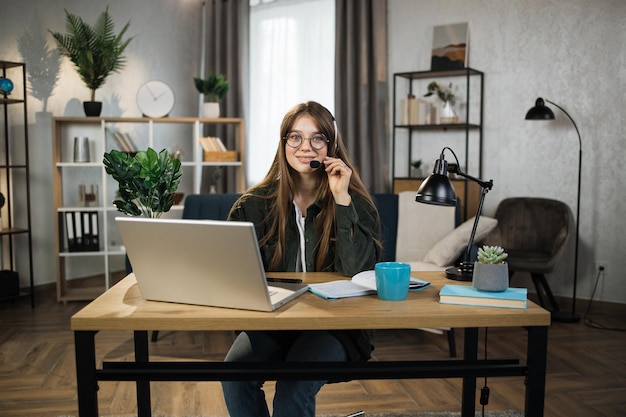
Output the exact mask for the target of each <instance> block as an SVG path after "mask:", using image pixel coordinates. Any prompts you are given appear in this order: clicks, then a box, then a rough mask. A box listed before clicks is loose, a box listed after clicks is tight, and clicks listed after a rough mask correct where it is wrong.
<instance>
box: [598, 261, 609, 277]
mask: <svg viewBox="0 0 626 417" xmlns="http://www.w3.org/2000/svg"><path fill="white" fill-rule="evenodd" d="M596 272H602V273H603V274H604V276H606V275H608V273H609V268H608V264H607V262H605V261H596Z"/></svg>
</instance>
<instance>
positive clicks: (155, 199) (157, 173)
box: [103, 148, 183, 218]
mask: <svg viewBox="0 0 626 417" xmlns="http://www.w3.org/2000/svg"><path fill="white" fill-rule="evenodd" d="M103 162H104V166H105V168H106V172H107V174H110V175H111V176H112V177H113V179H114V180H116V181H117V182H118V185H119V196H120V199H118V200H115V201H113V204H114V205H115V207H117V209H118V211H121V212H122V213H125V214H128V215H131V216H140V215H143V216H144V217H155V218H156V217H161V215H162V214H163V213H165V212H166V211H169V210H170V208H172V205H173V204H174V194H175V193H176V190H177V189H178V185H179V184H180V178H181V176H182V174H183V173H182V171H181V169H180V165H181V162H180V159H177V158H175V157H173V156H171V155H170V153H169V152H168V151H167V149H163V150H162V151H161V152H160V153H158V154H157V152H156V151H155V150H154V149H152V148H148V150H146V151H140V152H137V154H136V155H135V156H132V155H131V154H128V153H126V152H120V151H117V150H112V151H111V152H107V153H105V154H104V160H103Z"/></svg>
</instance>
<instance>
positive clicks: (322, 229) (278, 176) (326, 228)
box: [252, 101, 380, 271]
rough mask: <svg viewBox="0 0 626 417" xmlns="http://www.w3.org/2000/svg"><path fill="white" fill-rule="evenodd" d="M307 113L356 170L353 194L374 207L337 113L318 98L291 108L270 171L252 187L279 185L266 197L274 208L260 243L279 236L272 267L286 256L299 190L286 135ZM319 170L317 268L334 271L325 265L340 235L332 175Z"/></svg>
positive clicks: (338, 154) (332, 148) (337, 154)
mask: <svg viewBox="0 0 626 417" xmlns="http://www.w3.org/2000/svg"><path fill="white" fill-rule="evenodd" d="M305 114H306V115H308V116H310V117H312V118H313V119H314V120H315V122H316V124H317V128H318V129H319V131H320V132H322V133H323V134H324V135H325V136H326V137H327V138H328V139H329V140H330V142H329V143H328V145H327V146H328V155H329V156H333V157H337V158H340V159H341V160H342V161H343V162H344V163H345V164H346V165H347V166H348V167H349V168H350V169H351V170H352V176H351V177H350V185H349V192H350V194H353V195H358V196H361V197H362V198H363V199H364V200H366V201H367V202H368V203H369V204H371V205H372V206H374V202H373V200H372V197H371V196H370V194H369V192H368V191H367V189H366V188H365V186H364V185H363V182H362V181H361V177H360V176H359V174H358V172H357V170H356V169H355V168H354V166H353V165H352V163H351V162H350V159H349V158H348V155H347V152H346V148H345V146H344V144H343V140H342V138H341V134H340V132H338V131H337V132H336V131H335V129H336V123H335V119H334V117H333V115H332V114H331V113H330V111H329V110H328V109H327V108H326V107H324V106H322V105H321V104H319V103H316V102H314V101H307V102H305V103H301V104H298V105H297V106H295V107H293V108H292V109H291V110H289V111H288V112H287V114H286V115H285V117H284V118H283V121H282V123H281V126H280V140H279V141H278V148H277V150H276V155H275V156H274V161H273V162H272V166H271V167H270V170H269V172H268V173H267V175H266V176H265V178H264V179H263V180H262V181H261V182H260V183H259V184H257V185H256V186H254V187H252V189H257V188H267V187H268V186H270V185H272V184H276V183H277V184H278V186H277V187H275V191H274V192H273V193H272V194H269V195H267V196H266V197H265V198H267V199H268V200H269V201H270V208H271V209H270V210H269V211H268V215H267V217H266V218H265V219H264V222H267V223H269V232H268V233H267V234H266V235H265V236H264V237H263V238H261V240H260V242H259V244H260V246H263V245H265V244H267V243H268V242H270V241H272V240H273V239H274V238H275V237H278V238H277V239H276V240H277V242H276V243H277V244H276V251H275V252H274V255H273V257H272V259H271V260H270V265H271V266H277V265H280V263H281V261H282V259H283V257H284V254H285V230H286V229H287V222H288V221H292V220H293V219H292V218H291V217H289V210H290V209H291V206H292V201H293V194H294V193H293V190H294V189H295V183H294V180H293V175H294V174H295V173H296V171H295V170H294V169H293V168H291V166H290V165H289V163H288V162H287V157H286V155H285V143H284V141H283V140H282V138H284V137H285V136H286V135H287V133H289V132H290V131H291V129H292V128H293V126H294V124H295V123H296V120H297V119H298V118H299V117H300V116H302V115H305ZM317 173H318V174H317V175H318V179H319V186H318V195H317V200H318V203H319V204H321V206H322V210H321V211H320V213H319V214H318V215H317V217H316V218H315V220H314V224H315V228H316V229H317V232H318V234H319V236H321V241H320V247H319V250H318V252H317V257H316V259H315V270H316V271H323V270H331V268H332V265H324V262H325V260H326V257H327V256H328V250H329V248H330V243H331V240H333V239H335V236H336V233H335V231H336V222H335V201H334V199H333V195H332V192H331V191H330V187H329V185H328V175H327V174H326V172H325V171H324V170H323V169H319V170H317ZM270 188H272V187H270ZM331 231H332V233H331ZM375 243H376V245H379V246H380V242H378V241H376V242H375Z"/></svg>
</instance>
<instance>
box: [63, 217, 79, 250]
mask: <svg viewBox="0 0 626 417" xmlns="http://www.w3.org/2000/svg"><path fill="white" fill-rule="evenodd" d="M65 233H66V234H67V250H68V252H76V235H75V234H74V213H73V212H71V211H67V212H65Z"/></svg>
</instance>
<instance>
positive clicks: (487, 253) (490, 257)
mask: <svg viewBox="0 0 626 417" xmlns="http://www.w3.org/2000/svg"><path fill="white" fill-rule="evenodd" d="M508 256H509V254H508V253H506V252H505V251H504V249H503V248H501V247H500V246H487V245H485V246H483V247H482V248H478V262H480V263H482V264H499V263H502V261H504V260H505V259H506V258H507V257H508Z"/></svg>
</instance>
